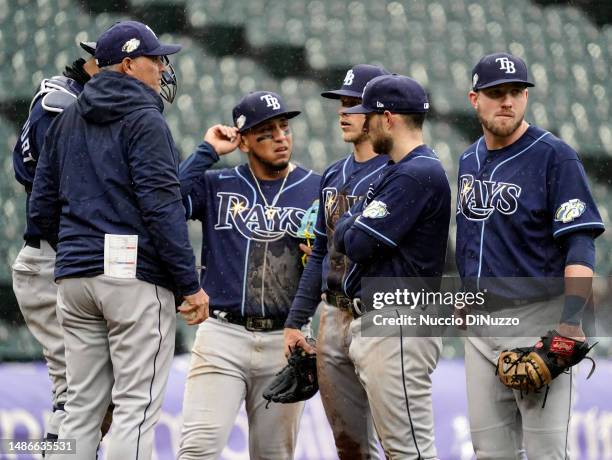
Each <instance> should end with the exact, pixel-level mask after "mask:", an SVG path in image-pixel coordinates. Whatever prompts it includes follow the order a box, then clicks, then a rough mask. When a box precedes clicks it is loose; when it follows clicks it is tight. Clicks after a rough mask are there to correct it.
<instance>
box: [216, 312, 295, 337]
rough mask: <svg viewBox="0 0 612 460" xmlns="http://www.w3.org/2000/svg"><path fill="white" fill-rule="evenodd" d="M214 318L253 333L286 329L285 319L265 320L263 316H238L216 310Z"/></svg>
mask: <svg viewBox="0 0 612 460" xmlns="http://www.w3.org/2000/svg"><path fill="white" fill-rule="evenodd" d="M212 317H213V318H216V319H218V320H219V321H225V322H228V323H232V324H237V325H239V326H243V327H244V328H245V329H246V330H247V331H251V332H270V331H278V330H280V329H284V328H285V318H264V317H262V316H237V315H232V314H231V313H228V312H225V311H220V310H215V311H213V312H212Z"/></svg>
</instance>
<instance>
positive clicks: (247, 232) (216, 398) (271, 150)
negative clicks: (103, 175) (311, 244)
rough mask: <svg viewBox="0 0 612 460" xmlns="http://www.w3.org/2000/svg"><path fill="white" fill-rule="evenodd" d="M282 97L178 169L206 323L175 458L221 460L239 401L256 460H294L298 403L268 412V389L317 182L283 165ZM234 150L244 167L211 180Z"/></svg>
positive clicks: (257, 108) (212, 139)
mask: <svg viewBox="0 0 612 460" xmlns="http://www.w3.org/2000/svg"><path fill="white" fill-rule="evenodd" d="M299 113H300V112H298V111H292V110H288V109H287V108H286V107H285V104H284V103H283V100H282V99H281V97H280V96H279V95H278V94H275V93H272V92H269V91H257V92H254V93H250V94H248V95H246V96H244V97H243V98H242V99H241V100H240V102H239V103H238V104H237V105H236V106H235V107H234V109H233V113H232V116H233V121H234V124H235V127H228V126H222V125H216V126H213V127H212V128H210V129H209V130H208V132H207V133H206V136H205V138H204V140H205V142H204V143H203V144H202V145H200V147H199V148H198V150H197V151H196V152H195V153H194V154H192V155H191V156H190V157H189V158H187V159H186V160H185V161H184V162H183V163H182V164H181V168H180V179H181V187H182V191H183V195H184V197H185V203H186V204H185V207H186V208H187V216H188V217H189V218H191V219H198V220H200V221H202V234H203V248H202V265H204V266H205V267H206V268H205V269H204V270H203V272H202V277H201V283H202V287H203V288H204V289H206V292H208V293H209V295H210V312H211V317H210V319H209V320H208V321H206V322H205V323H203V324H202V325H201V326H200V327H199V329H198V332H197V335H196V339H195V343H194V345H193V351H192V358H191V365H190V368H189V372H188V375H187V383H186V387H185V396H184V401H183V430H182V439H181V444H180V450H179V454H178V457H179V458H180V459H181V460H188V459H198V460H200V459H209V458H210V459H212V458H218V457H219V455H220V454H221V451H222V450H223V448H224V446H225V444H226V442H227V439H228V437H229V434H230V431H231V429H232V427H233V426H234V420H235V418H236V414H237V413H238V410H239V409H240V406H241V404H242V403H243V402H245V404H246V411H247V415H248V420H249V453H250V456H251V458H261V459H263V458H265V459H279V460H280V459H282V460H286V459H290V458H292V457H293V450H294V446H295V442H296V438H297V431H298V425H299V419H300V416H301V413H302V409H303V403H294V404H273V405H271V406H269V408H267V409H266V407H265V406H266V401H265V400H264V399H263V392H264V390H265V389H266V388H267V387H268V386H269V385H270V384H271V382H272V380H273V379H274V377H275V375H276V373H277V372H279V371H280V370H281V369H282V368H283V367H284V366H285V364H286V363H287V361H286V359H285V356H284V354H283V334H282V329H283V325H284V323H285V320H286V318H287V312H288V311H289V308H290V306H291V301H292V299H293V296H294V295H295V292H296V290H297V286H298V282H299V279H300V275H301V274H302V261H301V250H300V248H299V244H300V243H301V242H302V240H301V239H300V238H299V235H298V230H299V229H300V224H301V221H302V219H303V218H304V216H305V215H306V214H307V211H308V210H309V209H310V208H311V206H313V203H314V202H315V201H316V199H317V190H318V187H319V183H320V179H321V178H320V176H319V175H317V174H315V173H313V172H312V171H310V170H307V169H304V168H302V167H299V166H295V165H293V164H292V163H290V159H291V153H292V146H293V138H292V134H291V128H290V125H289V120H290V119H291V118H293V117H295V116H297V115H298V114H299ZM236 147H239V148H240V150H241V151H243V152H245V153H246V154H247V156H248V162H247V163H245V164H242V165H240V166H237V167H235V168H232V169H221V170H214V171H209V170H208V169H209V168H210V166H212V165H213V164H214V163H215V162H216V161H218V159H219V155H225V154H228V153H230V152H232V151H233V150H235V149H236Z"/></svg>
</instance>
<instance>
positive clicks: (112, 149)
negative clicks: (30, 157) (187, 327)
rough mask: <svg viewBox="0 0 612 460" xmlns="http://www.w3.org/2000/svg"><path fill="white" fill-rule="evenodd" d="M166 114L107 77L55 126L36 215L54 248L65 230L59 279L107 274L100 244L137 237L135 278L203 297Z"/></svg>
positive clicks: (132, 82) (97, 79)
mask: <svg viewBox="0 0 612 460" xmlns="http://www.w3.org/2000/svg"><path fill="white" fill-rule="evenodd" d="M162 110H163V103H162V100H161V98H160V97H159V95H158V94H156V93H155V91H153V90H152V89H151V88H149V87H148V86H146V85H145V84H144V83H142V82H140V81H138V80H136V79H134V78H132V77H129V76H126V75H123V74H120V73H118V72H112V71H109V72H102V73H100V74H98V75H96V76H94V77H93V78H92V79H91V81H89V82H88V83H87V84H86V85H85V89H84V90H83V92H82V93H81V95H80V96H79V99H78V101H77V103H76V104H73V105H72V106H70V107H68V108H67V109H66V110H65V111H64V113H63V114H62V115H61V116H59V117H57V118H56V119H55V120H54V121H53V123H52V124H51V126H50V128H49V130H48V132H47V135H46V137H45V145H44V148H43V151H42V154H41V156H40V158H39V164H38V167H37V169H36V177H35V180H34V188H33V191H32V196H31V198H30V214H31V217H32V219H33V220H34V222H35V223H36V224H37V225H38V227H39V228H40V230H41V232H42V234H43V236H45V237H46V238H47V239H49V240H50V241H52V239H53V235H54V234H55V231H56V230H57V229H58V228H59V242H58V244H57V260H56V266H55V277H56V278H57V279H61V278H69V277H88V276H96V275H99V274H102V273H104V235H105V234H120V235H138V264H137V270H136V277H137V278H138V279H141V280H143V281H147V282H150V283H153V284H158V285H161V286H164V287H167V288H169V289H172V290H173V291H174V292H175V294H178V295H187V294H193V293H195V292H196V291H197V290H198V289H199V282H198V277H197V273H196V271H195V257H194V255H193V250H192V248H191V245H190V243H189V238H188V234H187V223H186V220H185V208H184V207H183V204H182V201H181V191H180V186H179V182H178V178H177V175H178V163H179V157H178V152H177V150H176V146H175V145H174V141H173V140H172V135H171V133H170V129H169V128H168V125H167V124H166V122H165V120H164V118H163V116H162ZM60 216H61V217H60Z"/></svg>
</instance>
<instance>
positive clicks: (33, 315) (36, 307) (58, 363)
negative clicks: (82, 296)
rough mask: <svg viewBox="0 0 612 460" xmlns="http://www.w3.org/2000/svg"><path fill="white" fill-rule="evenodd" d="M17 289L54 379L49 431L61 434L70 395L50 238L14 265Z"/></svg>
mask: <svg viewBox="0 0 612 460" xmlns="http://www.w3.org/2000/svg"><path fill="white" fill-rule="evenodd" d="M12 269H13V291H14V292H15V297H16V298H17V303H18V304H19V309H20V310H21V313H22V314H23V318H24V319H25V322H26V324H27V326H28V328H29V330H30V332H31V333H32V335H33V336H34V337H35V338H36V340H38V342H39V343H40V344H41V346H42V349H43V354H44V357H45V360H46V361H47V369H48V371H49V378H50V379H51V390H52V401H53V407H54V411H53V413H52V415H51V417H50V418H49V420H48V421H47V426H46V428H45V429H46V432H47V433H48V434H54V435H57V434H58V433H59V426H60V424H61V421H62V420H63V418H64V416H65V415H66V413H65V412H64V410H63V409H61V408H62V407H63V406H64V403H65V402H66V396H67V391H66V390H67V384H66V357H65V355H64V336H63V333H62V330H61V327H60V324H59V321H58V319H57V314H56V304H57V284H55V280H54V276H53V271H54V269H55V251H54V250H53V248H52V247H51V246H50V245H49V243H47V242H46V241H41V242H40V249H38V248H33V247H31V246H24V247H23V248H22V249H21V251H20V252H19V254H18V255H17V258H16V259H15V262H14V263H13V266H12Z"/></svg>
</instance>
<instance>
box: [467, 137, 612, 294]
mask: <svg viewBox="0 0 612 460" xmlns="http://www.w3.org/2000/svg"><path fill="white" fill-rule="evenodd" d="M603 229H604V225H603V223H602V221H601V217H600V215H599V212H598V210H597V206H595V202H594V201H593V197H592V195H591V192H590V190H589V186H588V184H587V178H586V174H585V172H584V168H583V167H582V163H581V162H580V160H579V158H578V155H577V153H576V152H575V151H574V150H573V149H572V148H571V147H570V146H568V145H567V144H566V143H565V142H563V141H561V140H560V139H558V138H557V137H555V136H553V135H552V134H551V133H549V132H547V131H544V130H542V129H540V128H537V127H535V126H530V127H529V128H528V129H527V131H526V132H525V134H524V135H523V136H522V137H521V138H520V139H519V140H517V141H516V142H515V143H514V144H512V145H510V146H508V147H505V148H502V149H498V150H493V151H489V150H488V149H487V147H486V144H485V141H484V138H482V137H481V138H480V139H479V140H478V141H477V142H476V143H474V144H473V145H471V146H470V147H469V148H468V149H467V150H466V151H465V152H464V153H463V155H461V159H460V161H459V182H458V196H457V252H456V259H457V268H458V270H459V274H460V276H461V277H462V278H478V279H480V278H485V279H483V280H482V282H479V284H480V288H481V289H483V288H485V287H486V284H487V281H486V278H492V277H525V278H526V277H532V278H538V277H540V278H543V277H549V278H562V277H563V275H564V268H565V252H564V251H563V248H562V244H561V241H560V239H562V238H561V237H563V236H564V235H568V234H570V233H572V232H576V231H584V230H587V231H592V232H593V234H594V236H597V235H599V234H601V233H602V232H603ZM483 283H484V284H483ZM513 284H514V283H513ZM490 286H491V285H490V284H489V287H488V288H487V289H491V287H490ZM526 289H527V290H529V289H533V291H532V292H526V291H525V290H526ZM536 289H537V286H536V285H533V286H532V287H530V286H524V285H521V286H518V285H517V286H510V285H506V286H502V285H501V283H500V282H498V283H497V284H496V286H495V287H493V290H494V294H497V295H501V296H505V297H511V298H518V297H521V298H529V297H532V296H533V297H534V298H537V297H541V295H542V294H541V293H540V292H537V291H536Z"/></svg>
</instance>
